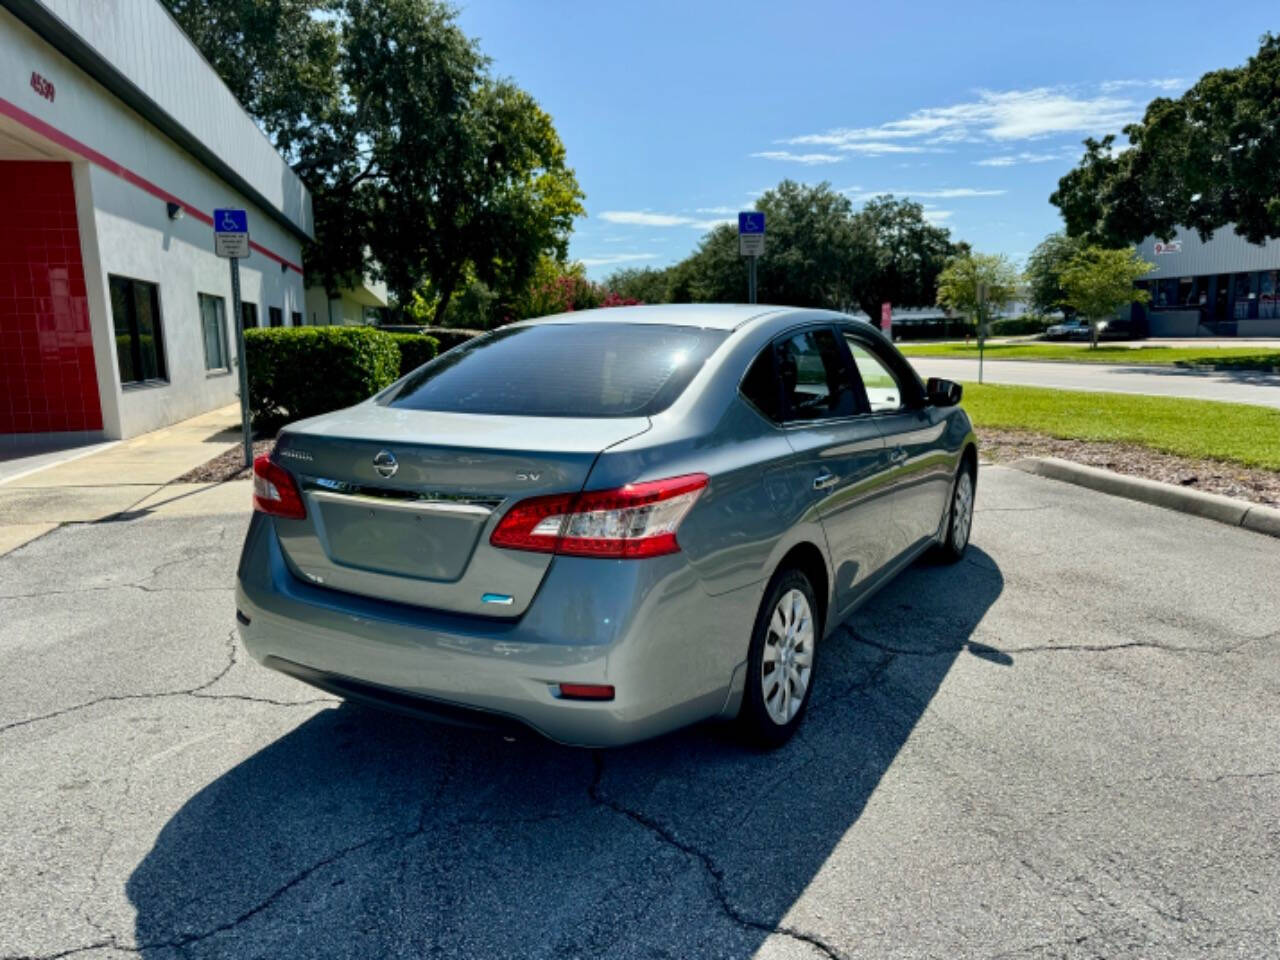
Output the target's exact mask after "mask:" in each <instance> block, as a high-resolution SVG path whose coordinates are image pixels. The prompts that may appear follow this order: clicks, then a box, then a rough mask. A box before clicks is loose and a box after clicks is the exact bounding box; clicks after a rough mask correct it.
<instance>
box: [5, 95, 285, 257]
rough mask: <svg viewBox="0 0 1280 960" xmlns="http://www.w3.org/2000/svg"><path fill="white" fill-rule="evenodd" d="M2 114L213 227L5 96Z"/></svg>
mask: <svg viewBox="0 0 1280 960" xmlns="http://www.w3.org/2000/svg"><path fill="white" fill-rule="evenodd" d="M0 114H2V115H4V116H6V117H9V118H10V119H11V120H16V121H17V122H18V123H20V124H22V125H23V126H24V127H26V128H28V129H29V130H32V131H34V132H35V133H38V134H40V136H42V137H45V138H46V139H49V140H52V141H53V142H54V143H56V144H57V145H58V146H60V147H63V148H64V149H66V150H70V151H71V152H72V153H75V154H78V155H79V156H81V157H83V158H84V159H86V160H88V161H89V162H90V163H92V164H95V165H97V166H99V167H101V168H102V169H103V170H106V171H107V172H108V173H113V174H115V175H116V176H117V177H119V178H120V179H121V180H123V181H125V182H126V183H131V184H133V186H135V187H137V188H138V189H139V190H145V191H146V192H147V193H149V194H151V195H152V196H153V197H159V198H160V199H161V200H163V201H165V203H176V204H177V205H178V206H179V207H181V208H182V209H183V210H184V211H185V212H186V213H187V214H188V215H189V216H191V217H194V218H195V219H196V220H199V221H200V222H201V223H203V224H206V225H208V226H210V227H211V226H213V216H212V215H211V214H208V213H205V212H204V211H203V210H200V209H198V208H196V207H193V206H192V205H191V204H189V203H187V202H186V201H185V200H182V199H179V198H178V197H175V196H174V195H173V194H172V193H170V192H169V191H168V190H165V189H164V188H163V187H160V186H157V185H156V184H154V183H152V182H151V181H150V180H148V179H146V178H145V177H142V176H139V175H138V174H136V173H134V172H133V171H132V170H130V169H129V168H128V167H125V166H121V165H120V164H118V163H116V162H115V161H114V160H112V159H111V158H110V157H108V156H107V155H106V154H102V153H99V152H98V151H97V150H95V149H93V147H91V146H89V145H88V144H86V143H81V142H80V141H79V140H77V139H76V138H75V137H72V136H70V135H69V134H66V133H63V132H62V131H61V130H59V129H58V128H57V127H54V126H51V125H50V124H48V123H46V122H45V121H43V120H41V119H40V118H39V117H37V116H35V115H34V114H30V113H27V111H25V110H23V109H22V108H21V107H19V106H18V105H16V104H14V103H10V102H9V101H8V100H6V99H4V97H0ZM249 246H250V247H252V248H253V249H254V250H257V251H258V253H260V254H262V255H263V256H264V257H267V258H268V259H271V260H274V261H275V262H276V263H282V264H284V265H285V266H286V267H288V268H289V269H290V270H294V271H296V272H297V273H299V274H301V273H302V267H300V266H299V265H298V264H296V263H294V262H293V261H292V260H286V259H285V258H284V257H282V256H280V254H278V253H274V252H273V251H271V250H268V249H267V248H266V247H264V246H263V245H262V244H260V243H254V242H253V241H252V240H250V241H249Z"/></svg>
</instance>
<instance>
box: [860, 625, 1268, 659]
mask: <svg viewBox="0 0 1280 960" xmlns="http://www.w3.org/2000/svg"><path fill="white" fill-rule="evenodd" d="M841 629H842V630H843V631H844V632H845V633H847V634H848V635H849V637H850V638H851V639H852V640H853V641H854V642H856V643H863V644H866V645H867V646H869V647H874V648H876V649H877V650H883V651H885V652H886V653H891V654H894V655H896V656H904V657H941V656H946V655H947V654H953V653H959V652H961V651H962V650H972V649H973V648H975V647H977V648H981V649H982V650H983V651H987V650H990V651H994V652H995V653H1003V654H1014V653H1112V652H1114V651H1117V650H1139V649H1145V650H1161V651H1163V652H1165V653H1204V654H1210V655H1214V656H1216V655H1220V654H1224V653H1235V652H1236V651H1237V650H1239V649H1240V648H1241V647H1244V646H1246V645H1248V644H1250V643H1258V642H1260V641H1263V640H1270V639H1272V638H1274V637H1277V636H1280V634H1267V635H1265V636H1261V637H1246V638H1244V639H1241V640H1239V641H1237V642H1236V643H1233V644H1231V645H1229V646H1224V647H1196V646H1185V645H1181V644H1174V643H1160V642H1158V641H1155V640H1126V641H1122V642H1120V643H1046V644H1036V645H1033V646H1026V647H994V646H991V645H990V644H985V643H978V642H975V641H971V640H966V641H964V642H963V643H960V644H958V645H947V646H940V647H916V648H906V647H895V646H893V645H891V644H888V643H882V642H881V641H879V640H872V639H871V638H870V637H867V636H864V635H863V634H860V633H858V632H857V631H856V630H854V629H853V628H852V627H848V626H844V627H841Z"/></svg>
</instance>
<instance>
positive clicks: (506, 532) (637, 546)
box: [489, 473, 707, 557]
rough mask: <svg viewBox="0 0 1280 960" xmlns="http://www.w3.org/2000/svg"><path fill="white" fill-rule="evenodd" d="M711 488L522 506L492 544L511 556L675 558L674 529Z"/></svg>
mask: <svg viewBox="0 0 1280 960" xmlns="http://www.w3.org/2000/svg"><path fill="white" fill-rule="evenodd" d="M706 486H707V475H706V474H705V473H691V474H687V475H686V476H683V477H671V478H669V479H667V480H653V481H650V482H648V483H629V484H627V485H626V486H625V487H619V488H618V489H617V490H588V491H585V492H583V493H578V494H554V495H552V496H549V497H533V498H531V499H529V500H522V501H520V502H519V503H517V504H516V505H515V506H514V507H512V508H511V509H510V510H508V511H507V513H506V515H505V516H504V517H503V518H502V520H501V522H499V524H498V526H497V527H496V528H495V529H494V531H493V535H492V536H490V537H489V542H490V543H492V544H493V545H494V546H495V547H506V548H508V549H511V550H535V551H538V552H540V553H558V554H565V555H569V556H578V557H657V556H661V555H662V554H664V553H675V552H677V551H678V550H679V549H680V544H678V543H677V542H676V528H677V527H679V526H680V521H681V520H683V519H684V517H685V514H687V513H688V512H689V509H690V508H691V507H692V506H693V504H694V502H695V501H696V500H697V499H698V497H699V496H701V494H702V491H703V490H704V489H706Z"/></svg>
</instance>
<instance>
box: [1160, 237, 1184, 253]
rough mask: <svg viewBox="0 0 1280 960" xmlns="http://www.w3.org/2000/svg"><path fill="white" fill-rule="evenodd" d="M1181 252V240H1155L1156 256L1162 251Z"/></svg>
mask: <svg viewBox="0 0 1280 960" xmlns="http://www.w3.org/2000/svg"><path fill="white" fill-rule="evenodd" d="M1181 252H1182V241H1181V240H1166V241H1163V242H1162V241H1160V240H1157V241H1156V256H1160V254H1162V253H1181Z"/></svg>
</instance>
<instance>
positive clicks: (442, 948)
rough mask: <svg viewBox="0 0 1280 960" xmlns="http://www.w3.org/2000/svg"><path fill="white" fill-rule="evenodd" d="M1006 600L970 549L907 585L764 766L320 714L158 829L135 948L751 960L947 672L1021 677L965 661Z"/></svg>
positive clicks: (851, 625)
mask: <svg viewBox="0 0 1280 960" xmlns="http://www.w3.org/2000/svg"><path fill="white" fill-rule="evenodd" d="M1003 586H1004V579H1003V576H1002V575H1001V572H1000V569H999V567H998V566H997V565H996V563H995V562H994V560H992V558H991V557H990V556H989V555H988V554H986V553H984V552H983V551H982V550H980V549H978V548H976V547H971V548H970V551H969V553H968V555H967V557H966V559H965V561H964V562H961V563H959V564H955V565H950V566H948V565H935V564H930V563H927V562H924V563H917V564H916V565H914V566H913V567H912V568H910V569H909V570H907V571H905V572H904V573H903V574H902V575H901V576H899V577H898V578H897V580H896V581H894V582H893V583H891V584H889V585H888V586H887V587H885V588H884V589H883V590H882V591H881V592H880V593H879V594H878V595H877V596H876V597H875V598H873V599H872V600H871V601H870V602H869V603H868V604H867V605H866V606H865V607H864V608H862V609H861V610H860V611H858V612H857V613H856V614H855V615H854V616H853V617H852V618H851V619H850V620H848V621H846V623H845V624H844V625H842V626H841V627H840V628H839V629H838V631H837V632H836V633H835V634H834V635H833V636H832V637H831V638H830V639H829V640H828V641H826V642H825V643H824V644H823V645H822V646H821V647H820V648H819V656H820V658H821V659H820V671H819V675H818V678H817V681H816V684H815V687H814V691H813V697H814V700H813V702H812V704H811V710H810V713H809V715H808V717H807V718H806V720H805V723H804V724H803V725H802V727H801V729H800V731H799V733H798V734H797V736H796V737H795V738H793V740H792V741H791V742H790V743H789V744H788V745H787V746H785V747H784V748H782V749H780V750H778V751H775V752H773V753H760V752H756V751H753V750H750V749H748V748H746V747H744V746H743V745H742V744H740V743H739V742H738V741H737V739H736V737H735V734H734V733H733V732H732V728H731V727H728V726H724V725H718V724H706V725H703V726H699V727H695V728H693V729H690V730H685V731H682V732H679V733H676V734H672V735H670V736H667V737H663V738H661V739H658V740H654V741H650V742H647V743H642V744H639V745H636V746H632V747H627V748H623V749H617V750H608V751H586V750H575V749H569V748H564V747H560V746H557V745H555V744H552V743H549V742H547V741H544V740H541V739H539V738H537V737H530V738H528V739H523V740H519V741H517V742H507V741H504V740H502V739H501V738H498V737H495V736H493V735H491V734H484V733H479V732H474V731H468V730H462V729H457V728H451V727H442V726H434V725H430V724H427V723H422V722H418V721H415V720H412V719H408V718H402V717H399V716H396V715H393V714H386V713H381V712H378V711H374V710H368V709H364V708H360V707H354V706H343V707H339V708H335V709H330V710H325V711H323V712H321V713H318V714H316V715H314V716H312V717H311V718H310V719H308V720H307V721H305V722H304V723H302V724H300V725H299V726H298V727H296V728H295V729H293V730H291V731H290V732H289V733H287V734H286V735H284V736H282V737H281V738H280V739H278V740H276V741H275V742H273V743H271V744H270V745H269V746H267V747H265V748H264V749H262V750H261V751H259V752H258V753H256V754H254V755H253V756H251V757H249V758H248V759H246V760H245V761H243V762H242V763H240V764H239V765H238V766H236V767H234V768H233V769H231V770H228V771H227V772H226V773H225V774H223V775H222V776H220V777H218V779H216V780H215V781H213V782H212V783H210V784H209V785H208V786H206V787H204V788H203V789H201V790H200V791H199V792H198V793H196V794H195V795H194V796H193V797H192V798H191V799H190V800H189V801H188V802H187V803H186V804H185V805H184V806H183V807H182V808H181V809H180V810H178V812H177V813H176V814H174V815H173V816H172V818H171V819H170V820H169V821H168V822H167V823H166V824H165V826H164V827H163V829H162V830H161V831H160V833H159V835H158V836H157V838H156V841H155V844H154V846H153V848H152V849H151V850H150V852H149V853H148V854H147V855H146V857H145V858H144V859H143V860H142V862H141V863H139V864H138V866H137V867H136V868H135V869H134V871H133V873H132V875H131V876H130V878H129V881H128V884H127V894H128V897H129V900H130V901H131V903H132V904H133V907H134V909H135V910H136V938H137V941H136V942H137V944H138V945H139V948H140V950H141V952H142V954H143V955H144V956H148V957H153V958H155V957H161V956H164V957H169V956H172V955H175V954H181V955H182V956H222V955H228V954H234V955H237V956H239V955H252V956H298V957H301V956H336V955H340V956H352V957H355V956H360V957H372V956H377V957H385V956H411V955H412V956H416V955H421V954H424V953H427V952H439V953H442V954H444V955H453V956H485V957H494V956H541V957H552V956H556V957H558V956H564V955H568V956H575V955H576V956H599V955H603V954H605V953H609V954H610V955H617V956H703V955H712V954H714V955H717V956H719V955H729V956H748V955H751V954H752V953H753V952H754V951H755V950H756V949H757V948H758V947H759V946H760V945H761V944H762V943H763V941H764V940H765V938H766V937H768V936H769V935H770V933H771V932H773V931H774V930H776V929H778V928H779V925H780V924H783V929H784V930H786V929H787V928H786V927H785V924H784V918H785V917H786V915H787V912H788V910H789V909H790V908H791V907H792V905H793V904H794V903H795V902H796V900H797V899H798V898H799V897H800V895H801V894H802V892H803V891H804V890H805V889H806V887H807V886H808V885H809V884H810V882H811V881H812V880H813V879H814V877H815V876H816V875H817V873H818V872H819V870H820V869H821V868H822V866H823V864H824V863H825V862H826V861H827V859H828V857H829V856H830V854H831V852H832V850H833V849H834V847H835V846H836V844H837V843H839V842H840V840H841V838H842V837H844V836H845V834H846V833H847V832H848V831H849V829H850V827H851V826H853V825H854V824H855V823H856V822H857V820H858V819H859V817H860V816H861V814H862V811H863V808H864V807H865V806H866V804H867V802H868V799H869V798H870V797H871V795H872V793H873V791H875V789H876V787H877V785H878V784H879V783H880V781H881V779H882V777H883V776H884V775H885V773H886V771H888V770H889V768H890V766H891V765H892V764H893V762H894V759H895V757H897V755H898V753H899V751H900V750H901V748H902V747H903V744H904V743H905V742H906V741H907V738H908V737H909V736H910V735H911V733H912V731H913V730H914V729H915V727H916V724H917V722H918V721H919V719H920V717H921V715H922V714H923V713H924V711H925V710H926V709H927V708H928V707H929V704H930V702H931V700H932V699H933V697H934V695H935V693H936V692H937V691H938V688H939V686H940V685H941V683H942V682H943V680H944V678H945V677H946V675H947V673H948V671H949V670H950V669H951V666H952V664H953V663H954V662H955V660H956V658H957V657H959V656H962V655H970V654H972V655H974V656H977V657H979V658H982V659H983V660H985V661H988V662H990V663H992V664H993V665H995V666H997V667H1005V666H1008V665H1010V664H1011V663H1012V660H1011V658H1010V657H1009V656H1008V655H1007V654H1004V653H1002V652H1001V651H999V650H996V649H995V648H992V647H989V646H986V645H982V644H977V643H972V642H971V641H970V637H971V635H972V633H973V631H974V630H975V628H976V627H977V626H978V624H979V623H980V622H981V620H982V618H983V616H984V615H985V613H986V611H987V610H988V609H989V608H990V606H991V605H992V603H994V602H995V600H996V599H997V598H998V597H999V596H1000V593H1001V591H1002V589H1003ZM966 650H967V651H968V653H966ZM793 935H794V936H800V937H801V938H810V937H813V938H815V939H819V940H820V936H818V935H814V934H808V933H798V932H794V931H793ZM677 941H678V947H677V946H675V944H676V942H677Z"/></svg>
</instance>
